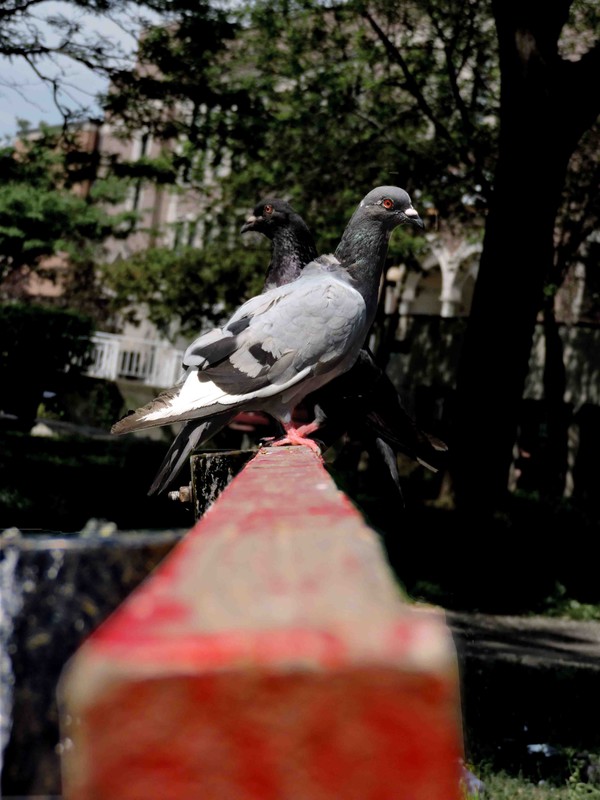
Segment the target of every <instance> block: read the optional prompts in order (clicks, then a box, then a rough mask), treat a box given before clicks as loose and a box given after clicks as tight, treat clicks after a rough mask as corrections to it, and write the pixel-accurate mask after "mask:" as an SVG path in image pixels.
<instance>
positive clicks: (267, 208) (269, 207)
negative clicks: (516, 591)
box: [264, 204, 273, 214]
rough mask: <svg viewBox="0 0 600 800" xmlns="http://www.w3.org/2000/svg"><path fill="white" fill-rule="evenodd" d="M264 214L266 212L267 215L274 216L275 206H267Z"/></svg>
mask: <svg viewBox="0 0 600 800" xmlns="http://www.w3.org/2000/svg"><path fill="white" fill-rule="evenodd" d="M264 212H265V214H272V213H273V206H272V205H269V204H267V205H266V206H265V208H264Z"/></svg>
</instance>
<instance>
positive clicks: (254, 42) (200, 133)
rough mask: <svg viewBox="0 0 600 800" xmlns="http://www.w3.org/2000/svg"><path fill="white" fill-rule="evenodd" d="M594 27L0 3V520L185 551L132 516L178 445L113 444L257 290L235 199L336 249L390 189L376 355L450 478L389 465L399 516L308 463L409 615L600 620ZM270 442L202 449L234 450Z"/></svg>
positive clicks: (166, 2)
mask: <svg viewBox="0 0 600 800" xmlns="http://www.w3.org/2000/svg"><path fill="white" fill-rule="evenodd" d="M594 6H595V4H594V3H592V2H586V1H585V0H582V1H581V2H561V3H559V4H556V7H555V8H553V10H552V11H548V10H547V9H543V10H542V9H540V8H539V7H538V6H537V5H536V4H535V3H524V4H523V5H522V7H519V9H514V8H511V9H508V8H503V7H502V6H501V4H499V3H488V2H484V3H481V2H458V0H457V2H450V1H449V0H444V2H442V1H441V0H440V2H427V3H423V2H418V1H417V2H414V3H410V4H402V5H399V4H397V3H390V2H379V0H376V1H375V2H350V3H346V4H343V5H340V6H337V5H335V6H331V5H329V4H324V3H321V2H312V1H311V0H305V1H304V2H302V3H294V2H289V0H285V1H283V0H282V2H277V1H275V0H261V1H259V2H256V1H255V0H252V1H249V2H245V3H244V2H243V3H235V4H227V3H215V2H205V3H197V2H191V0H190V2H186V1H185V0H156V1H154V0H152V1H151V2H132V3H126V4H124V3H122V2H118V3H117V2H112V0H103V2H95V1H94V2H92V1H90V2H86V1H84V2H81V1H80V2H76V3H75V2H67V1H65V2H33V3H29V4H27V5H25V6H21V5H20V4H14V5H12V4H10V3H8V4H6V9H5V10H3V31H2V34H0V55H1V57H2V60H3V78H2V81H1V83H0V92H1V101H2V114H1V115H0V124H1V126H2V127H1V129H0V130H1V132H2V134H3V136H4V143H3V146H2V148H1V149H0V170H1V176H2V181H1V184H0V331H1V334H0V376H1V377H0V385H1V386H2V393H1V395H0V410H1V412H2V415H1V417H0V437H1V439H2V447H1V448H0V524H1V525H2V526H3V527H6V528H9V527H13V526H14V527H17V528H19V529H21V530H23V531H28V532H31V533H35V532H48V531H57V532H61V533H69V532H71V533H73V532H77V531H80V530H81V529H82V528H83V527H84V526H85V525H86V523H87V522H88V521H89V520H90V519H92V518H93V519H100V520H107V521H109V522H110V523H114V525H115V526H116V527H117V529H119V530H127V529H134V528H135V529H141V528H153V529H163V528H169V529H170V528H174V527H182V528H186V527H189V526H190V525H191V524H192V523H193V514H192V512H191V509H190V507H186V506H185V505H183V506H182V505H181V504H176V503H173V502H171V501H170V500H169V499H168V498H167V497H166V496H160V497H148V496H147V494H146V492H147V489H148V487H149V485H150V483H151V481H152V478H153V477H154V474H155V472H156V470H157V468H158V465H159V464H160V461H161V459H162V457H163V455H164V453H165V452H166V450H167V448H168V445H169V443H170V441H172V438H173V436H174V435H175V433H176V429H175V428H170V427H169V428H157V429H155V430H154V431H151V432H150V433H149V435H138V434H135V435H131V436H128V437H123V438H117V437H111V436H110V434H109V430H110V426H111V424H112V423H113V422H114V421H116V420H117V419H118V418H119V417H120V416H121V415H122V414H124V413H126V411H127V410H128V409H130V408H136V407H138V406H139V405H142V404H143V403H144V402H146V401H148V400H149V399H151V398H152V397H154V396H155V395H156V394H157V393H158V392H159V391H160V390H162V389H164V388H165V387H167V386H170V385H171V384H172V383H173V382H174V380H175V379H176V377H177V375H178V373H179V367H180V359H181V355H182V351H183V349H184V348H185V346H186V345H187V343H188V342H189V341H190V340H191V339H192V338H193V337H195V336H197V335H198V334H199V333H201V332H202V331H204V330H207V329H208V328H209V327H211V326H212V325H214V324H215V323H218V322H219V320H221V319H222V318H223V317H224V315H226V314H228V313H229V312H230V311H231V310H232V309H233V308H235V307H236V306H237V305H239V304H240V303H241V302H242V301H243V300H244V299H246V298H247V297H249V296H250V295H252V294H253V293H255V292H257V291H258V290H259V289H260V287H261V285H262V280H263V277H264V272H265V269H266V266H267V264H268V261H269V242H268V241H267V240H266V239H263V238H261V237H260V236H259V235H257V234H251V235H245V236H244V237H242V236H240V234H239V231H240V227H241V225H242V223H243V222H244V220H245V218H246V216H247V215H248V214H249V212H250V211H251V209H252V208H253V207H254V206H255V204H256V203H257V202H258V200H260V199H261V198H262V197H264V196H265V195H267V194H271V195H275V196H280V197H284V198H286V199H288V200H290V201H291V202H292V204H293V205H294V207H295V209H296V210H297V211H298V212H299V213H300V214H302V216H303V217H304V218H305V219H306V221H307V223H308V224H309V226H310V227H311V229H312V231H313V233H314V235H315V238H316V241H317V245H318V249H319V252H329V251H332V250H334V249H335V246H336V244H337V242H338V240H339V237H340V235H341V232H342V231H343V228H344V226H345V224H346V222H347V221H348V220H349V218H350V216H351V214H352V212H353V210H354V208H355V206H356V204H357V202H358V201H359V200H360V199H361V198H362V196H363V195H364V194H365V193H366V192H367V191H369V190H370V189H371V188H372V187H374V186H376V185H379V184H394V185H400V186H402V187H404V188H405V189H407V191H408V192H409V194H410V195H411V197H412V199H413V203H414V205H415V207H416V208H417V210H418V211H419V213H420V214H421V216H422V217H423V219H424V220H425V222H426V226H425V232H424V235H423V234H422V233H421V232H414V231H413V230H412V229H411V230H407V229H399V230H397V231H396V232H395V233H394V235H393V237H392V240H391V244H390V249H389V256H388V264H387V267H386V271H385V275H384V280H383V282H382V286H381V300H380V308H379V313H378V317H377V320H376V323H375V325H374V328H373V330H372V333H371V336H370V339H369V345H370V346H371V348H372V350H373V352H374V354H375V356H376V358H377V361H378V362H379V363H380V364H381V365H382V366H383V367H384V368H385V369H386V371H387V373H388V375H389V376H390V377H391V378H392V380H393V382H394V384H395V385H396V387H397V389H398V391H399V393H400V395H401V397H402V399H403V401H404V403H405V405H406V408H407V409H408V410H409V412H410V413H411V415H412V416H413V417H414V418H415V419H416V420H417V422H418V423H419V425H421V427H422V428H424V429H425V430H426V431H428V432H430V433H432V434H433V435H435V436H437V437H439V438H441V439H442V440H443V441H445V442H447V444H448V445H449V455H448V459H447V467H446V468H444V469H441V470H440V471H439V472H437V473H432V472H429V471H427V470H425V469H423V468H422V467H420V466H418V465H416V464H415V463H414V462H411V461H410V460H408V459H403V457H402V456H399V459H398V467H399V472H400V476H401V482H402V487H403V503H402V502H401V501H400V499H399V497H398V494H397V492H396V490H395V488H394V486H393V484H392V482H390V480H389V476H388V475H387V474H386V472H385V470H383V471H382V467H381V464H380V463H379V462H378V461H377V459H375V458H373V457H372V453H369V451H368V450H367V449H365V443H364V442H362V441H361V440H360V439H359V438H356V436H353V435H352V433H351V432H350V433H348V434H347V435H346V436H344V437H343V438H342V439H340V441H339V442H337V443H336V444H335V445H334V446H333V447H331V448H330V449H329V450H328V451H327V453H326V454H325V458H326V461H327V464H328V468H329V469H330V471H331V473H332V475H334V477H335V478H336V480H337V481H338V483H339V485H340V486H341V487H342V488H343V489H344V490H345V491H347V492H348V494H349V495H350V496H351V498H352V499H353V500H354V502H355V503H356V504H357V505H358V506H359V507H360V509H361V510H362V511H363V513H364V514H365V515H366V516H367V518H368V520H369V521H370V523H371V524H372V525H373V526H374V527H375V528H376V529H377V530H378V531H380V532H381V534H382V536H383V538H384V541H385V543H386V547H387V548H388V553H389V555H390V559H391V561H392V563H393V566H394V568H395V569H396V570H397V573H398V577H399V579H400V580H401V581H402V582H403V583H404V584H405V586H406V587H407V588H408V589H409V590H410V591H411V592H413V593H415V595H418V596H423V597H427V598H431V597H434V598H435V599H437V600H441V599H443V600H444V602H446V603H447V604H449V605H455V606H461V605H463V606H465V605H466V606H472V605H473V604H477V605H480V606H486V605H487V606H489V607H492V606H509V607H511V608H512V607H530V606H531V604H533V606H534V607H538V606H539V604H540V603H543V602H545V600H546V598H547V597H548V596H550V595H552V594H553V593H554V595H555V596H556V593H557V592H558V593H559V594H560V592H562V593H563V595H564V592H565V591H568V592H569V593H575V594H576V595H577V596H578V597H579V599H580V600H581V601H584V600H585V601H588V600H589V601H591V600H597V599H600V598H598V597H597V594H598V589H597V586H596V581H595V579H594V576H593V574H592V572H591V569H590V568H587V567H586V559H585V558H583V559H582V558H581V554H582V552H585V550H586V549H587V548H588V547H589V536H590V535H593V534H594V532H595V531H596V530H597V520H598V508H597V504H596V503H595V492H596V488H597V468H596V458H595V453H596V451H597V448H598V445H599V444H600V442H599V415H598V412H599V405H598V403H599V402H600V398H599V392H600V383H599V380H598V374H599V372H598V370H599V366H600V364H599V353H600V348H599V347H598V336H599V328H598V322H599V320H600V315H599V313H600V306H599V296H598V289H599V287H600V278H599V273H598V264H597V260H598V250H599V242H600V239H599V230H600V225H599V214H600V205H599V181H598V150H599V128H598V112H599V110H600V109H599V106H600V101H599V100H598V97H597V93H594V92H590V91H589V86H590V82H591V81H592V79H593V78H594V77H596V78H597V73H598V51H599V47H600V45H599V43H598V25H599V22H598V17H597V14H596V13H595V8H594ZM266 422H267V421H266V420H260V419H259V418H256V419H254V420H250V421H248V420H245V421H244V420H242V421H238V424H235V425H233V426H231V427H229V428H228V429H226V430H225V431H223V432H222V433H221V434H220V435H219V436H218V437H215V440H214V442H211V443H210V444H211V445H212V446H214V447H216V448H230V447H231V448H242V449H244V448H248V447H254V446H255V444H256V442H257V441H258V439H259V438H260V437H261V436H262V435H264V434H265V432H267V431H268V425H266V424H265V423H266ZM187 480H189V478H188V477H187V476H186V475H185V474H184V475H183V476H182V479H181V483H182V484H184V483H186V482H187ZM174 488H177V487H174ZM557 526H558V527H557ZM551 528H552V530H558V531H559V534H558V536H555V537H553V538H551V539H550V537H549V531H550V529H551ZM433 540H435V542H436V543H437V544H436V547H435V548H434V549H433V552H432V549H431V547H430V542H431V541H433ZM567 542H568V544H567ZM482 548H486V549H487V548H492V549H493V551H494V563H495V565H496V570H495V571H494V576H498V577H494V576H491V575H490V570H489V568H488V567H487V566H486V564H485V561H483V560H482V558H481V554H482V552H483V549H482ZM488 552H489V550H488ZM540 563H543V564H544V567H543V569H539V568H538V567H539V565H540ZM450 565H451V568H450ZM507 575H510V576H511V578H512V579H513V580H514V581H515V583H514V584H513V592H511V596H510V598H508V597H506V592H505V591H504V586H505V581H506V577H507ZM576 584H577V585H576ZM561 587H562V588H561ZM565 587H566V588H565ZM521 590H522V595H523V596H521V595H520V592H521Z"/></svg>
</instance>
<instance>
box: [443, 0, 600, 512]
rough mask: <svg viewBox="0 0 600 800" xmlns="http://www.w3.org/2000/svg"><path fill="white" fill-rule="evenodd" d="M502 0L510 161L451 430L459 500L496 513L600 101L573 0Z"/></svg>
mask: <svg viewBox="0 0 600 800" xmlns="http://www.w3.org/2000/svg"><path fill="white" fill-rule="evenodd" d="M492 6H493V9H494V16H495V19H496V26H497V32H498V41H499V53H500V69H501V76H502V78H501V80H502V85H501V108H500V137H499V147H498V162H497V168H496V175H495V182H494V194H493V198H492V201H491V203H490V210H489V215H488V219H487V224H486V231H485V237H484V244H483V253H482V256H481V262H480V268H479V275H478V279H477V285H476V288H475V293H474V298H473V305H472V310H471V315H470V319H469V324H468V327H467V331H466V337H465V343H464V347H463V352H462V354H461V362H460V364H459V371H458V380H457V395H456V408H455V416H454V425H453V431H452V436H451V439H450V445H451V451H452V455H453V467H452V482H453V488H454V494H455V501H456V503H457V505H458V506H460V507H465V508H467V509H473V508H474V507H477V508H478V509H479V510H484V511H489V510H491V509H493V508H495V507H498V506H499V505H501V504H502V501H503V500H504V499H505V497H506V494H507V483H508V471H509V467H510V463H511V460H512V450H513V445H514V442H515V438H516V431H517V425H518V420H519V409H520V405H521V399H522V395H523V387H524V383H525V378H526V376H527V371H528V362H529V355H530V350H531V343H532V338H533V331H534V326H535V322H536V317H537V314H538V312H539V311H540V309H541V306H542V290H543V285H544V278H545V276H546V275H548V274H549V273H550V271H551V269H552V264H553V231H554V222H555V218H556V214H557V210H558V207H559V203H560V200H561V191H562V188H563V186H564V181H565V175H566V170H567V165H568V161H569V158H570V156H571V154H572V152H573V150H574V148H575V146H576V145H577V142H578V140H579V138H580V136H581V134H582V133H583V131H584V130H585V129H586V128H587V127H588V126H589V125H590V124H591V123H592V122H593V120H594V118H595V114H597V110H596V111H595V113H594V106H596V107H597V105H598V102H597V98H596V97H593V96H592V94H593V93H591V92H589V91H588V92H587V94H586V93H584V92H583V91H581V89H580V88H577V87H573V84H572V83H571V82H572V81H573V79H575V78H576V76H575V74H574V70H575V69H576V68H577V67H580V66H581V70H582V71H583V69H584V67H585V68H588V67H590V66H591V64H589V63H588V61H589V60H588V61H586V62H585V63H584V59H581V61H580V62H577V63H573V62H567V61H563V60H561V59H560V57H559V55H558V50H557V42H558V37H559V35H560V32H561V29H562V26H563V24H564V22H565V20H566V17H567V15H568V11H569V7H570V2H567V1H566V0H562V2H558V0H557V2H554V3H552V4H544V3H539V2H536V1H535V0H528V1H523V0H521V1H520V2H515V1H514V0H513V2H507V0H493V2H492ZM594 57H595V59H597V53H595V54H594ZM577 75H578V76H579V77H580V78H581V77H583V76H582V75H579V73H577ZM575 82H576V83H577V80H575Z"/></svg>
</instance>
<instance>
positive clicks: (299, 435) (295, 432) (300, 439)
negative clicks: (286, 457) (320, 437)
mask: <svg viewBox="0 0 600 800" xmlns="http://www.w3.org/2000/svg"><path fill="white" fill-rule="evenodd" d="M284 427H285V436H283V437H282V438H281V439H277V440H276V441H274V442H271V447H281V446H282V445H286V444H291V445H302V444H303V445H305V446H306V447H309V448H310V449H311V450H312V451H313V453H316V454H317V455H318V456H320V455H321V448H320V447H319V445H318V444H317V443H316V442H315V441H314V440H313V439H307V438H306V436H305V434H307V433H314V431H316V430H317V428H318V427H319V426H318V425H317V424H316V423H315V422H311V423H310V424H309V425H301V426H300V427H299V428H295V427H294V426H293V425H285V426H284Z"/></svg>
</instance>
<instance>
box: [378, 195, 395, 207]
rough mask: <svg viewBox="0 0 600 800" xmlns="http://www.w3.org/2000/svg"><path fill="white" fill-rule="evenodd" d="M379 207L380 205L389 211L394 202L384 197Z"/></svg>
mask: <svg viewBox="0 0 600 800" xmlns="http://www.w3.org/2000/svg"><path fill="white" fill-rule="evenodd" d="M381 205H382V206H383V207H384V208H387V209H390V208H393V207H394V201H393V200H390V198H389V197H386V198H385V199H384V200H382V202H381Z"/></svg>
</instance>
